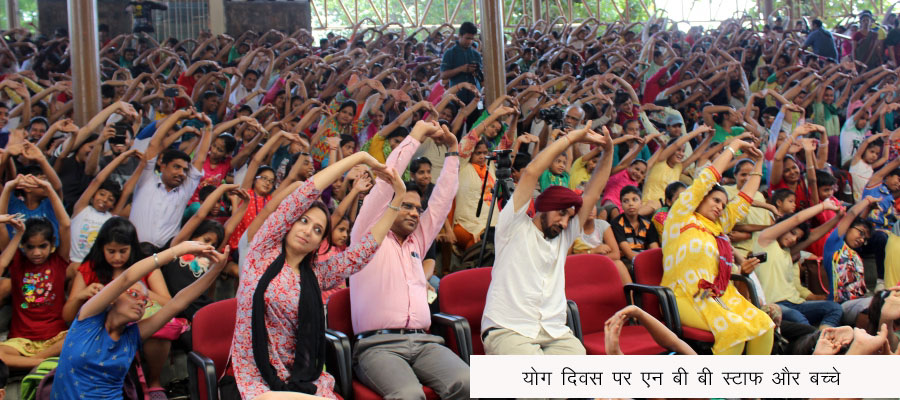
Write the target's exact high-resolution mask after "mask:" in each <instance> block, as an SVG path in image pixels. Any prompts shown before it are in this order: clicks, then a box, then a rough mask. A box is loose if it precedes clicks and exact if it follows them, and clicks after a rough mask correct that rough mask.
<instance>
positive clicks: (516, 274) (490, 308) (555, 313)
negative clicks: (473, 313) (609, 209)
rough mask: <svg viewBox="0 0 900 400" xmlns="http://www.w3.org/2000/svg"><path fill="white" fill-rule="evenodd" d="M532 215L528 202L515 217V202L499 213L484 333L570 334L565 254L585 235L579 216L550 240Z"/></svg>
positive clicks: (531, 336)
mask: <svg viewBox="0 0 900 400" xmlns="http://www.w3.org/2000/svg"><path fill="white" fill-rule="evenodd" d="M527 211H528V203H525V205H523V206H522V207H521V209H519V210H515V212H514V210H513V205H512V204H511V203H510V204H507V206H506V207H505V208H503V211H501V212H500V220H499V221H498V222H497V227H496V232H495V234H494V243H495V246H496V247H495V248H496V256H495V261H494V268H493V270H492V271H491V286H490V288H488V294H487V303H486V304H485V306H484V315H483V316H482V318H481V330H482V332H484V331H485V330H487V329H488V328H506V329H510V330H513V331H515V332H516V333H518V334H520V335H522V336H526V337H529V338H532V339H534V338H537V336H538V334H539V333H540V331H541V328H544V330H546V331H547V333H548V334H550V336H552V337H553V338H559V337H560V336H562V335H565V334H566V333H568V332H569V331H570V330H569V327H568V326H566V279H565V277H566V276H565V265H566V255H567V253H568V252H569V248H570V247H572V244H573V243H574V242H575V238H577V237H579V236H581V234H582V232H584V231H583V229H582V226H581V223H580V222H579V221H578V216H577V215H576V216H573V217H572V218H571V219H570V220H569V226H568V227H566V229H565V230H563V231H562V233H560V234H559V236H557V237H555V238H553V239H550V240H547V239H546V238H544V233H543V232H541V230H540V229H538V228H537V227H536V226H535V225H534V223H533V222H532V220H531V218H529V217H528V214H527Z"/></svg>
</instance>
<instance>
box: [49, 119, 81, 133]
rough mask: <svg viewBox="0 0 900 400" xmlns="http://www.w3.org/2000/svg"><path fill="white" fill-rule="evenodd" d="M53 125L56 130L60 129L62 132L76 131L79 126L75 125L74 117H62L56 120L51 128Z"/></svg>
mask: <svg viewBox="0 0 900 400" xmlns="http://www.w3.org/2000/svg"><path fill="white" fill-rule="evenodd" d="M53 127H55V128H56V130H58V131H60V132H66V133H75V132H78V126H77V125H75V123H74V122H72V119H71V118H65V119H61V120H59V121H56V122H54V123H53V125H52V126H51V128H53ZM48 130H49V129H48Z"/></svg>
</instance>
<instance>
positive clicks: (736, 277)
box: [731, 274, 762, 308]
mask: <svg viewBox="0 0 900 400" xmlns="http://www.w3.org/2000/svg"><path fill="white" fill-rule="evenodd" d="M731 280H733V281H737V282H743V283H744V284H745V285H747V291H748V292H750V302H751V303H753V305H754V306H756V308H760V307H762V304H760V301H759V296H757V295H756V284H754V283H753V279H750V277H748V276H744V275H741V274H731Z"/></svg>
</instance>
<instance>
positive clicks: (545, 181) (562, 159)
mask: <svg viewBox="0 0 900 400" xmlns="http://www.w3.org/2000/svg"><path fill="white" fill-rule="evenodd" d="M567 160H568V157H567V156H566V153H562V154H560V155H559V156H557V157H556V159H555V160H553V164H550V168H548V169H547V170H546V171H544V173H543V174H541V179H540V185H541V186H540V187H541V191H542V192H543V191H544V189H546V188H548V187H550V186H563V187H569V171H567V170H568V169H569V164H568V163H567Z"/></svg>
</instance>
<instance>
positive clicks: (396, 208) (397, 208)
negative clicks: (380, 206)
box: [388, 204, 400, 211]
mask: <svg viewBox="0 0 900 400" xmlns="http://www.w3.org/2000/svg"><path fill="white" fill-rule="evenodd" d="M388 208H390V209H391V210H394V211H400V207H397V206H394V205H391V204H388Z"/></svg>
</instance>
